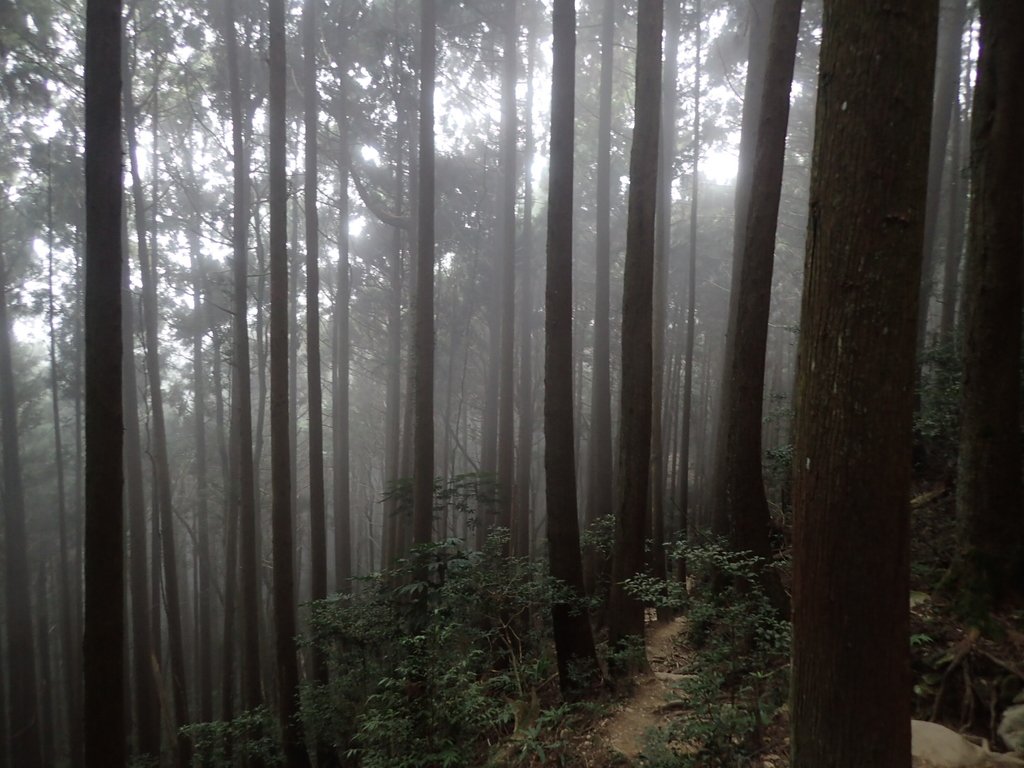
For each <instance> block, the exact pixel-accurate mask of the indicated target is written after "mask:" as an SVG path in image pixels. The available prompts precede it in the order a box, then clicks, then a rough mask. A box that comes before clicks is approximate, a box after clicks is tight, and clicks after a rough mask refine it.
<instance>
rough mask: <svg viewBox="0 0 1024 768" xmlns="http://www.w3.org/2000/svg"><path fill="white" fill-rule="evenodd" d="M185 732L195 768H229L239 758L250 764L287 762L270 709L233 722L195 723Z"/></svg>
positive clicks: (261, 710)
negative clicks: (197, 766)
mask: <svg viewBox="0 0 1024 768" xmlns="http://www.w3.org/2000/svg"><path fill="white" fill-rule="evenodd" d="M182 731H183V732H184V733H185V734H186V735H187V736H188V738H189V739H191V740H192V747H193V765H202V766H206V767H207V768H221V766H224V768H229V767H230V766H233V765H236V761H237V760H238V759H241V760H242V761H243V762H244V764H247V765H248V764H252V765H264V766H273V765H281V764H283V763H284V755H283V753H282V752H281V747H280V744H281V739H280V733H279V732H278V726H277V719H276V718H275V717H274V716H273V715H272V714H271V713H270V710H269V709H267V708H266V707H257V708H256V709H251V710H249V711H247V712H243V713H242V714H240V715H239V716H238V717H236V718H235V719H234V720H231V721H229V722H223V721H216V722H211V723H194V724H192V725H187V726H185V727H184V728H183V729H182Z"/></svg>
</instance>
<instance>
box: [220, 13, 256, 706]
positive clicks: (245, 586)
mask: <svg viewBox="0 0 1024 768" xmlns="http://www.w3.org/2000/svg"><path fill="white" fill-rule="evenodd" d="M225 11H226V15H225V19H224V33H223V34H224V44H225V47H226V48H227V65H228V82H229V90H230V92H231V94H230V95H231V147H232V163H233V168H234V170H233V176H232V178H233V184H234V186H233V189H234V193H233V198H234V208H233V211H232V225H231V226H232V235H231V242H232V251H233V255H232V261H233V266H232V272H233V275H234V300H233V308H234V320H233V324H232V327H233V333H232V336H233V340H234V344H233V347H234V349H233V357H234V369H233V374H232V378H231V384H232V397H231V411H232V415H231V424H232V426H231V431H232V436H233V440H232V441H231V442H232V447H233V449H234V454H235V455H233V456H232V457H231V463H232V464H233V465H234V468H235V470H236V472H237V480H236V481H235V482H233V483H232V488H231V494H232V496H233V498H235V499H236V500H237V501H236V505H237V507H236V510H235V512H234V513H233V515H232V517H234V516H236V515H237V525H238V532H239V537H238V538H239V541H238V553H239V554H238V560H239V566H240V568H239V578H240V580H241V614H242V632H241V635H242V662H241V664H242V706H243V707H244V708H245V709H252V708H254V707H258V706H259V705H260V704H262V703H263V689H262V686H261V684H260V645H259V570H258V562H259V560H258V552H257V542H256V484H255V477H254V473H255V468H254V463H253V428H252V390H251V387H250V363H249V324H248V320H247V314H248V304H249V301H248V299H249V269H248V238H249V156H248V152H247V148H246V146H245V142H244V137H243V134H244V131H245V122H246V117H245V113H244V111H243V99H244V98H245V96H244V94H243V91H242V82H241V76H240V74H239V61H238V54H239V51H238V36H237V33H236V32H235V21H236V11H235V3H234V0H226V6H225ZM232 477H236V475H234V474H232ZM229 526H230V524H229ZM229 531H230V527H229ZM232 549H233V545H232V543H231V541H230V537H229V540H228V552H229V554H228V563H229V564H230V562H231V560H232V556H233V551H232ZM232 571H233V569H232Z"/></svg>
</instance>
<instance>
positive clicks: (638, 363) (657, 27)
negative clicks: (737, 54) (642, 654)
mask: <svg viewBox="0 0 1024 768" xmlns="http://www.w3.org/2000/svg"><path fill="white" fill-rule="evenodd" d="M662 11H663V7H662V2H661V0H640V5H639V11H638V15H637V38H636V39H637V59H636V105H635V115H636V117H635V119H634V124H633V148H632V150H631V152H630V158H629V220H628V224H627V226H626V266H625V272H624V274H623V283H622V393H621V394H622V397H621V407H620V410H619V469H618V472H617V473H616V474H617V476H618V478H619V494H618V498H617V508H616V512H615V547H614V549H613V551H612V585H611V594H610V596H609V599H608V643H609V645H610V646H611V647H613V648H615V647H619V648H621V647H622V646H623V645H624V644H625V643H627V642H629V638H632V639H634V640H635V639H637V638H639V639H640V640H641V641H642V640H643V636H644V608H643V604H642V603H641V602H640V601H639V600H637V599H636V598H634V597H633V596H632V595H630V594H629V593H628V592H627V591H626V589H625V587H624V586H623V582H624V581H625V580H626V579H630V578H632V577H633V576H636V575H637V574H639V573H642V572H643V570H644V541H645V539H646V529H645V525H644V522H645V519H646V515H647V499H648V488H649V480H650V470H651V395H652V392H651V370H652V350H651V344H652V314H653V280H654V211H655V203H656V198H657V177H658V134H659V125H658V123H659V121H660V101H661V37H662V16H663V14H662ZM632 666H633V665H632V664H626V665H624V666H622V667H620V668H619V669H617V670H616V673H617V674H621V673H624V672H626V671H627V670H628V669H629V668H631V667H632Z"/></svg>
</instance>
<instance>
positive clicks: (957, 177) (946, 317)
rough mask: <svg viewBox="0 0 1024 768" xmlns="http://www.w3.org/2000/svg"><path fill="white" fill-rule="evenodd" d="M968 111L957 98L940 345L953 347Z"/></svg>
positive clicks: (963, 206) (961, 236)
mask: <svg viewBox="0 0 1024 768" xmlns="http://www.w3.org/2000/svg"><path fill="white" fill-rule="evenodd" d="M963 122H964V111H963V110H962V109H961V107H960V97H959V95H958V96H957V101H956V104H954V105H953V127H952V133H951V135H950V160H949V167H950V170H951V172H950V174H949V221H948V225H949V228H948V229H947V234H946V253H945V259H944V260H943V265H942V312H941V314H940V317H939V343H940V344H944V345H947V346H948V345H950V344H952V343H953V329H954V327H955V325H954V322H955V320H956V305H957V300H958V299H959V295H960V264H961V262H962V260H963V250H964V212H965V209H966V208H967V201H966V200H965V199H964V197H965V196H964V193H963V174H964V163H963V156H964V141H963V130H962V126H963Z"/></svg>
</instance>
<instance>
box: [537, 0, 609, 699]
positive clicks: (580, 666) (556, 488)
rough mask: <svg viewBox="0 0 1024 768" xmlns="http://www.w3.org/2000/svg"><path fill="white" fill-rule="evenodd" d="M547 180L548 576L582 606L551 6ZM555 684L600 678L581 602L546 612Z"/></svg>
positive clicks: (566, 62) (568, 241) (566, 180)
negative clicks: (554, 658)
mask: <svg viewBox="0 0 1024 768" xmlns="http://www.w3.org/2000/svg"><path fill="white" fill-rule="evenodd" d="M552 22H553V29H554V42H553V48H554V53H553V57H554V58H553V63H552V71H551V74H552V77H551V164H550V180H549V182H548V237H547V288H546V291H545V299H544V306H545V311H544V329H545V347H544V469H545V473H546V475H547V480H546V496H547V512H548V524H547V535H548V556H549V558H550V562H551V575H552V576H553V577H554V578H556V579H558V580H559V581H560V582H562V583H563V584H564V585H565V586H566V587H568V589H569V590H570V591H571V593H573V594H574V595H575V596H576V597H578V599H579V600H580V601H582V600H583V597H584V588H583V560H582V557H581V555H580V533H579V522H578V521H577V518H576V509H577V504H576V457H575V445H574V443H573V434H574V431H575V430H574V425H573V408H572V218H573V217H572V211H573V205H572V196H573V146H574V144H573V121H574V116H575V108H574V103H573V102H574V99H575V96H574V94H575V91H576V82H575V78H576V63H575V58H576V10H575V5H574V3H573V0H555V4H554V11H553V18H552ZM552 624H553V632H554V638H555V652H556V654H557V657H558V680H559V685H560V687H561V689H562V695H563V696H564V697H565V698H567V699H574V698H580V697H587V696H589V695H592V694H593V693H594V692H595V690H596V688H597V685H598V683H599V681H600V679H601V673H600V670H599V669H598V666H597V655H596V653H595V651H594V636H593V633H592V632H591V629H590V619H589V617H588V615H587V611H586V609H585V608H584V607H583V606H582V605H580V604H578V603H577V604H571V603H569V602H564V603H555V605H554V606H553V607H552Z"/></svg>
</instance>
